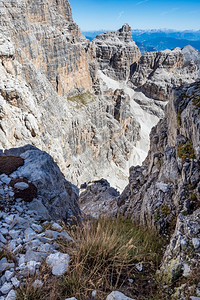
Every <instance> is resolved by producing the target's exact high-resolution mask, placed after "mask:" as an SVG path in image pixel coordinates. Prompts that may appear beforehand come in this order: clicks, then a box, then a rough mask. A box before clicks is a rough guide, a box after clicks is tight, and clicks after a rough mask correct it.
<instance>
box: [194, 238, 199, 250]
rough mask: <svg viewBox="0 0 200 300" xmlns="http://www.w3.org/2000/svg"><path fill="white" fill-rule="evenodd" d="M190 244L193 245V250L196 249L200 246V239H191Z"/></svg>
mask: <svg viewBox="0 0 200 300" xmlns="http://www.w3.org/2000/svg"><path fill="white" fill-rule="evenodd" d="M192 244H193V246H194V248H195V249H198V248H199V246H200V239H198V238H193V239H192Z"/></svg>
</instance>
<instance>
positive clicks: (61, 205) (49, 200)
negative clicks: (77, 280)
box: [0, 145, 80, 300]
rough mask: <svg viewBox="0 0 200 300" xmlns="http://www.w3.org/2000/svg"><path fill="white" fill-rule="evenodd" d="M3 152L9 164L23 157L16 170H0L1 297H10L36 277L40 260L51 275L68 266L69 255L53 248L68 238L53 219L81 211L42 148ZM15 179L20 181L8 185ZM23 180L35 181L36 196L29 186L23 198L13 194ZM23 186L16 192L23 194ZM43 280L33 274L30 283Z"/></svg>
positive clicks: (11, 299) (68, 217)
mask: <svg viewBox="0 0 200 300" xmlns="http://www.w3.org/2000/svg"><path fill="white" fill-rule="evenodd" d="M6 152H7V153H9V156H6V154H2V155H1V158H2V161H3V158H8V157H9V158H10V157H12V164H13V167H14V163H15V160H14V159H15V158H17V157H18V158H20V156H21V157H23V160H24V164H23V165H22V166H18V165H17V163H18V160H17V163H16V165H15V168H14V169H16V170H11V171H10V172H9V174H8V175H6V174H1V175H0V253H1V259H0V299H3V300H5V299H7V300H15V299H16V298H17V292H16V289H18V288H22V286H24V283H25V282H27V278H30V277H31V276H35V278H37V276H38V275H39V273H40V266H41V264H42V263H43V262H44V261H45V260H46V262H47V264H48V265H49V267H50V268H51V269H52V274H53V275H55V276H61V275H62V274H64V273H65V272H66V271H67V270H68V265H69V260H70V257H69V255H68V254H66V253H62V252H60V251H58V249H59V245H58V239H59V240H61V239H62V240H64V242H65V243H68V242H72V241H73V240H72V238H71V237H70V236H69V234H68V233H67V232H66V231H65V230H64V228H63V226H61V225H59V224H58V223H56V222H55V219H57V220H58V219H59V220H60V221H67V220H69V221H70V220H71V219H73V218H77V217H78V218H79V215H77V214H80V210H79V206H78V201H77V195H76V191H75V190H74V187H73V186H72V185H71V184H70V183H69V182H67V181H66V180H65V178H64V176H63V174H62V173H61V172H60V170H59V168H58V166H57V165H56V164H55V162H54V161H53V159H52V158H51V157H50V156H49V155H48V154H47V153H45V152H43V151H40V150H38V149H37V148H36V147H33V146H29V145H28V146H27V147H22V148H18V149H10V150H7V151H6ZM14 155H18V156H14ZM6 161H7V162H8V160H6ZM17 179H19V180H20V181H18V182H17V183H20V185H19V184H18V185H16V184H15V185H13V184H12V182H13V181H16V180H17ZM24 180H25V181H26V182H24ZM23 183H25V184H26V185H28V186H29V187H30V185H31V184H32V185H33V184H34V187H35V188H36V191H37V194H35V195H34V196H35V199H33V200H32V196H33V195H32V194H31V191H30V190H29V193H27V194H26V197H25V198H24V199H22V198H18V197H17V195H18V194H17V189H18V188H19V189H20V188H21V187H22V186H23V188H24V187H25V184H24V185H23ZM28 189H29V188H27V189H22V190H21V189H20V191H21V192H22V193H26V192H27V191H26V190H28ZM22 196H23V194H22ZM8 253H9V255H8ZM43 284H44V283H43V282H42V281H41V280H38V279H36V280H35V281H34V282H33V287H35V288H38V287H39V288H41V287H42V286H43ZM18 296H19V295H18Z"/></svg>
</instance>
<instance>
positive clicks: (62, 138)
mask: <svg viewBox="0 0 200 300" xmlns="http://www.w3.org/2000/svg"><path fill="white" fill-rule="evenodd" d="M92 88H94V91H95V93H96V94H97V95H95V94H94V92H93V90H92ZM116 93H118V94H117V95H114V91H113V92H112V93H111V94H110V95H104V93H101V92H100V91H99V84H98V77H97V61H96V48H95V45H93V44H89V42H88V41H87V40H86V39H85V38H84V37H83V36H82V35H81V33H80V30H79V28H78V26H77V25H76V24H75V23H74V22H73V19H72V15H71V8H70V5H69V2H68V1H50V2H49V1H45V0H42V1H1V3H0V146H1V148H3V149H6V148H7V149H8V148H11V147H19V146H24V145H25V144H32V145H34V146H36V147H38V148H39V149H41V150H44V151H47V152H48V153H49V154H50V155H51V156H52V157H53V158H54V159H55V161H56V162H57V163H58V164H59V166H60V168H61V169H62V171H63V172H64V174H65V175H66V177H67V179H68V180H69V181H72V182H73V183H74V184H78V185H79V184H81V183H82V182H85V181H89V180H91V179H92V178H97V179H98V178H99V177H100V176H104V177H106V178H107V176H109V174H111V173H112V172H115V173H116V176H118V175H119V177H120V178H122V181H123V182H124V183H123V184H125V180H126V178H127V174H126V172H127V169H128V168H127V165H128V159H129V157H130V149H131V148H132V145H134V143H136V142H137V140H138V138H139V128H140V126H139V124H138V123H137V122H136V121H135V119H134V116H133V114H130V110H129V109H128V107H129V99H128V98H127V97H126V96H125V95H123V93H122V92H116ZM120 93H121V94H122V95H121V96H120ZM120 97H121V98H120ZM117 99H118V100H117ZM116 102H117V103H116ZM123 110H124V111H123ZM120 168H121V169H120ZM123 169H125V170H126V171H125V172H124V171H123ZM114 180H115V179H114ZM120 184H121V183H120Z"/></svg>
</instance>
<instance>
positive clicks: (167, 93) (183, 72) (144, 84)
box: [130, 48, 199, 101]
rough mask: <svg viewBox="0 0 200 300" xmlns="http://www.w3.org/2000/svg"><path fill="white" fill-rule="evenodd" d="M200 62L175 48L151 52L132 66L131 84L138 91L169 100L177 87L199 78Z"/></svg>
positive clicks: (155, 97)
mask: <svg viewBox="0 0 200 300" xmlns="http://www.w3.org/2000/svg"><path fill="white" fill-rule="evenodd" d="M198 69H199V62H198V61H197V60H195V61H193V60H192V59H191V58H190V57H189V56H188V55H187V53H186V50H183V51H182V50H181V49H180V48H175V49H173V50H165V51H161V52H148V53H145V54H144V55H143V56H141V58H140V60H139V61H138V62H136V63H135V64H133V65H132V66H131V73H130V82H131V86H132V87H133V88H134V89H137V90H140V91H142V92H143V93H144V94H145V95H146V96H148V97H150V98H153V99H157V100H164V101H166V100H169V99H170V97H171V96H172V90H173V88H176V87H179V86H181V85H183V84H185V83H192V82H194V81H195V80H196V79H197V78H198Z"/></svg>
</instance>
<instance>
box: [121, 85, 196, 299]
mask: <svg viewBox="0 0 200 300" xmlns="http://www.w3.org/2000/svg"><path fill="white" fill-rule="evenodd" d="M199 138H200V81H197V82H196V83H194V84H191V85H186V86H184V87H182V88H181V89H179V90H177V91H176V95H175V97H174V98H172V99H171V100H170V102H169V104H168V105H167V108H166V113H165V118H164V119H163V120H161V121H160V122H159V123H158V125H157V126H155V127H154V128H153V129H152V131H151V136H150V151H149V154H148V156H147V158H146V160H145V161H144V163H143V166H137V167H131V168H130V177H129V184H128V186H127V187H126V188H125V189H124V191H123V193H122V194H121V195H120V196H119V197H118V205H119V207H120V211H121V213H123V214H126V215H129V216H131V217H132V219H133V220H134V222H136V223H139V224H142V225H145V226H148V227H150V228H154V229H156V230H158V231H159V232H160V233H162V234H163V233H164V234H166V235H167V236H168V237H170V238H171V240H170V243H169V245H168V247H167V249H166V252H165V255H164V258H163V262H162V267H161V270H160V273H159V276H160V277H161V278H162V280H163V281H164V282H167V283H170V284H171V283H172V282H174V281H175V280H177V278H178V277H181V276H183V277H187V276H188V274H191V272H192V270H193V271H194V270H197V269H198V268H199V259H198V253H199V249H200V248H199V247H200V234H199V228H200V224H199V207H200V166H199V160H200V140H199ZM175 299H176V298H175Z"/></svg>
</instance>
